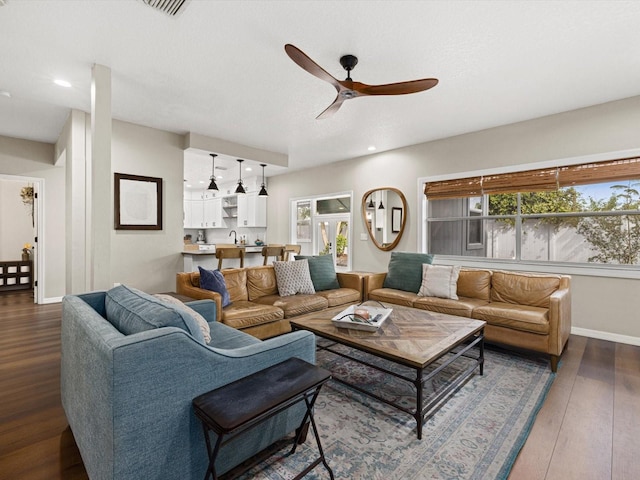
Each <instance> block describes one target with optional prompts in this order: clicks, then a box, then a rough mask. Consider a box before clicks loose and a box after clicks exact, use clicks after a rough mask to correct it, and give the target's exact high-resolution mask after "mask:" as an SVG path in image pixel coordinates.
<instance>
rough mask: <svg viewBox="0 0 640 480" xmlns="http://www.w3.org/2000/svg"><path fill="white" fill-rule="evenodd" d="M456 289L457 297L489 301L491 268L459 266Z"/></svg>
mask: <svg viewBox="0 0 640 480" xmlns="http://www.w3.org/2000/svg"><path fill="white" fill-rule="evenodd" d="M457 291H458V296H459V297H469V298H479V299H481V300H486V301H489V299H490V298H491V270H476V269H469V268H461V269H460V274H459V275H458V288H457Z"/></svg>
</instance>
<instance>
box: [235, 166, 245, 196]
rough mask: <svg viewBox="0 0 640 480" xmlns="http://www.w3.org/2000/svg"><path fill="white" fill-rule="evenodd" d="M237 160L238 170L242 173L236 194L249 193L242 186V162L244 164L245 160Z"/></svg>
mask: <svg viewBox="0 0 640 480" xmlns="http://www.w3.org/2000/svg"><path fill="white" fill-rule="evenodd" d="M237 160H238V170H239V171H240V179H239V180H238V186H237V187H236V193H247V192H246V190H245V189H244V186H243V185H242V162H244V160H241V159H239V158H238V159H237Z"/></svg>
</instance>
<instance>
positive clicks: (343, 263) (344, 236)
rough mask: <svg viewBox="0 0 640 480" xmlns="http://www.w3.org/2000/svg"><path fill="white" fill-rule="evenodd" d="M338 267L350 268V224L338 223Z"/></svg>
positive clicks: (336, 243) (345, 222) (336, 241)
mask: <svg viewBox="0 0 640 480" xmlns="http://www.w3.org/2000/svg"><path fill="white" fill-rule="evenodd" d="M335 245H336V267H345V268H346V267H348V266H349V222H347V221H344V220H343V221H338V222H336V239H335Z"/></svg>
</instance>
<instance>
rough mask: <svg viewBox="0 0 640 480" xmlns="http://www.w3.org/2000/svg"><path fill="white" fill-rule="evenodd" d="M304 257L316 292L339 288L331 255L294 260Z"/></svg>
mask: <svg viewBox="0 0 640 480" xmlns="http://www.w3.org/2000/svg"><path fill="white" fill-rule="evenodd" d="M305 258H306V259H307V260H308V261H309V273H310V274H311V281H312V282H313V288H315V290H316V292H321V291H322V290H332V289H334V288H340V284H339V283H338V277H337V275H336V269H335V266H334V265H333V256H331V255H319V256H317V257H315V256H313V257H312V256H306V255H296V260H303V259H305ZM420 275H421V277H420V278H422V271H421V272H420Z"/></svg>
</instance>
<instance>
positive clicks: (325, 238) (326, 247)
mask: <svg viewBox="0 0 640 480" xmlns="http://www.w3.org/2000/svg"><path fill="white" fill-rule="evenodd" d="M317 244H318V252H317V255H331V253H332V252H331V245H332V242H331V232H330V231H329V222H318V243H317Z"/></svg>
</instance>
